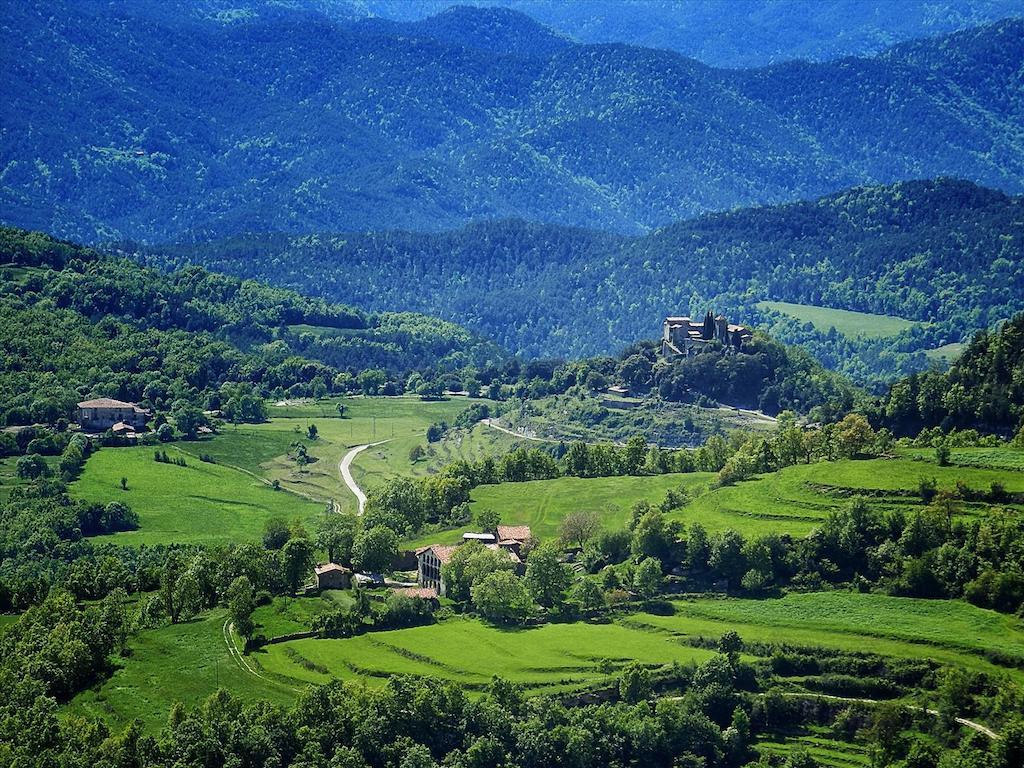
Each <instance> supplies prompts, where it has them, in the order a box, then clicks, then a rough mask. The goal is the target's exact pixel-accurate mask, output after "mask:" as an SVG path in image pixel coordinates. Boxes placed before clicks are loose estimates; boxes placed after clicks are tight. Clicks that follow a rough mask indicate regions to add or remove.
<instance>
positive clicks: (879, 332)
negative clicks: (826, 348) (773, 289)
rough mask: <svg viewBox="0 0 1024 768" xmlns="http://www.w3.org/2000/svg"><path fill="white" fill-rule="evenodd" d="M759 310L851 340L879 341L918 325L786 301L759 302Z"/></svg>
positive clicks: (899, 318)
mask: <svg viewBox="0 0 1024 768" xmlns="http://www.w3.org/2000/svg"><path fill="white" fill-rule="evenodd" d="M757 306H758V307H759V308H760V309H766V310H772V311H775V312H781V313H782V314H784V315H789V316H790V317H794V318H796V319H797V320H799V321H800V322H802V323H810V324H811V325H813V326H814V327H815V329H817V330H819V331H822V332H827V331H828V329H829V328H835V329H836V332H837V333H841V334H842V335H843V336H847V337H849V338H855V337H858V336H859V337H861V338H865V339H878V338H885V337H887V336H895V335H897V334H898V333H900V332H902V331H905V330H907V329H908V328H913V327H914V326H915V325H918V323H916V322H915V321H913V320H906V319H904V318H902V317H893V316H892V315H875V314H871V313H869V312H852V311H850V310H848V309H832V308H831V307H818V306H815V305H813V304H791V303H789V302H787V301H759V302H758V303H757Z"/></svg>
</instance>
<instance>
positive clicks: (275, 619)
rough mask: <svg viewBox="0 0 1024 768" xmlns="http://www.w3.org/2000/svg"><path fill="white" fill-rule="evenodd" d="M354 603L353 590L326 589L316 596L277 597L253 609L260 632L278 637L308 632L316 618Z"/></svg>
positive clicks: (266, 635)
mask: <svg viewBox="0 0 1024 768" xmlns="http://www.w3.org/2000/svg"><path fill="white" fill-rule="evenodd" d="M352 603H353V598H352V592H351V591H349V590H341V589H329V590H324V591H323V592H321V593H320V594H319V595H316V596H315V597H288V596H285V595H281V596H278V597H275V598H274V599H273V601H272V602H270V603H269V604H268V605H261V606H259V607H258V608H257V609H256V610H255V611H253V614H252V618H253V621H254V622H256V631H257V633H258V634H262V635H263V636H264V637H267V638H271V637H278V636H280V635H290V634H293V633H295V632H307V631H308V630H309V628H310V624H311V622H312V621H313V619H314V618H315V617H317V616H319V615H320V614H323V613H327V612H329V611H332V610H334V609H336V608H347V607H349V606H350V605H352Z"/></svg>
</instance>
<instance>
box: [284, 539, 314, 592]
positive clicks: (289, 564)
mask: <svg viewBox="0 0 1024 768" xmlns="http://www.w3.org/2000/svg"><path fill="white" fill-rule="evenodd" d="M312 567H313V545H312V544H311V543H310V541H309V539H306V538H294V539H289V540H288V543H287V544H285V545H284V547H283V548H282V549H281V568H282V570H283V571H284V581H285V584H287V585H288V589H289V591H291V593H292V594H295V593H296V592H297V591H298V589H299V587H300V586H301V585H302V582H303V581H304V580H305V578H306V577H307V576H308V575H309V570H310V568H312Z"/></svg>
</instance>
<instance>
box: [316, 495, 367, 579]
mask: <svg viewBox="0 0 1024 768" xmlns="http://www.w3.org/2000/svg"><path fill="white" fill-rule="evenodd" d="M358 528H359V518H357V517H356V516H355V515H354V514H352V513H350V512H335V511H333V509H330V508H329V509H328V510H326V511H325V512H324V514H323V515H322V516H321V517H320V519H319V520H317V524H316V545H317V547H319V548H320V549H322V550H324V551H325V552H326V553H327V559H328V560H329V561H330V562H332V563H342V564H344V565H348V564H349V563H351V562H352V544H353V542H354V540H355V536H356V531H357V530H358Z"/></svg>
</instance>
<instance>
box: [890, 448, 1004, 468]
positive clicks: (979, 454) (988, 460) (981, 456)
mask: <svg viewBox="0 0 1024 768" xmlns="http://www.w3.org/2000/svg"><path fill="white" fill-rule="evenodd" d="M902 453H903V455H906V456H908V457H910V458H918V459H921V460H923V461H930V462H934V461H935V449H934V448H907V449H904V450H903V451H902ZM949 462H950V463H951V464H954V465H956V466H958V467H978V468H981V469H1003V470H1009V471H1013V472H1024V451H1022V450H1020V449H1018V448H1010V447H1007V446H999V447H998V448H953V449H951V450H950V452H949Z"/></svg>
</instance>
